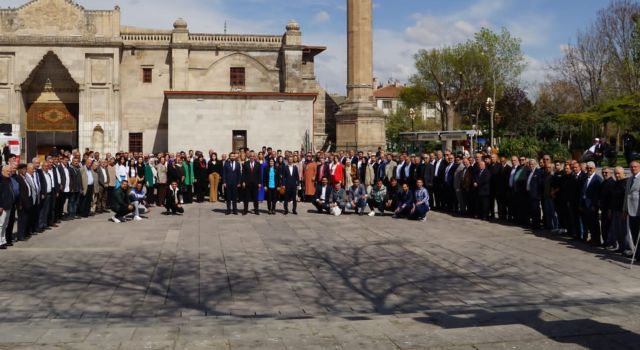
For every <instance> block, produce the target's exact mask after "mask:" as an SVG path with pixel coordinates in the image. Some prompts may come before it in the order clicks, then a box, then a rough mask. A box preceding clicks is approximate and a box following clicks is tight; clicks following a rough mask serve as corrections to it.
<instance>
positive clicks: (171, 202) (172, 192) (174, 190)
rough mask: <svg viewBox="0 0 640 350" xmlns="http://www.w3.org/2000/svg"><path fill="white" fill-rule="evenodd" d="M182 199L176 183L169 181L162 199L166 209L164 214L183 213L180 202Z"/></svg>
mask: <svg viewBox="0 0 640 350" xmlns="http://www.w3.org/2000/svg"><path fill="white" fill-rule="evenodd" d="M181 199H182V192H180V190H179V189H178V183H177V182H176V181H173V182H171V186H169V191H167V197H166V198H165V200H164V207H165V209H167V211H166V213H165V214H166V215H170V214H171V215H176V214H184V208H182V205H181V204H180V201H181Z"/></svg>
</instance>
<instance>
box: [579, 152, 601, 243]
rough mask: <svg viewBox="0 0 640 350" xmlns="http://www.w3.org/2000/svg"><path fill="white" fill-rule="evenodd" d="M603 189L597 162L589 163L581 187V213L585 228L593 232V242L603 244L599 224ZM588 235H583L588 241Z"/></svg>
mask: <svg viewBox="0 0 640 350" xmlns="http://www.w3.org/2000/svg"><path fill="white" fill-rule="evenodd" d="M601 190H602V177H600V175H598V174H597V173H596V164H595V163H594V162H589V163H587V179H586V180H585V182H584V186H582V189H581V196H580V215H581V216H582V223H583V224H584V228H585V229H586V230H588V231H589V233H590V234H591V244H592V245H594V246H600V245H602V233H601V232H600V225H599V224H598V222H599V221H598V211H599V210H600V191H601ZM586 239H587V235H586V232H585V235H584V236H583V240H585V241H586Z"/></svg>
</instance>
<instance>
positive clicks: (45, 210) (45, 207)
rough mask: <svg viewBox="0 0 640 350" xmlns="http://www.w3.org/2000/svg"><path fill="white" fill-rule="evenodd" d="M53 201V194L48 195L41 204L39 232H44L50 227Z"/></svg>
mask: <svg viewBox="0 0 640 350" xmlns="http://www.w3.org/2000/svg"><path fill="white" fill-rule="evenodd" d="M52 200H53V196H52V195H51V193H47V194H46V195H45V196H44V199H42V202H41V204H40V212H39V213H38V225H37V227H38V230H43V229H44V228H45V227H47V226H48V225H49V221H48V219H49V212H50V211H51V202H52Z"/></svg>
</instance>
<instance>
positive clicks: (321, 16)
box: [313, 11, 331, 23]
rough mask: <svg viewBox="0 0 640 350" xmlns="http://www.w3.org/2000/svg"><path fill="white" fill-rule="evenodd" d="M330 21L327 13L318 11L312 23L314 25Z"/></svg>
mask: <svg viewBox="0 0 640 350" xmlns="http://www.w3.org/2000/svg"><path fill="white" fill-rule="evenodd" d="M330 19H331V16H329V13H328V12H327V11H320V12H318V13H316V15H315V16H313V21H314V22H316V23H324V22H328V21H329V20H330Z"/></svg>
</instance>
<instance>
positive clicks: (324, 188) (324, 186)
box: [313, 176, 333, 213]
mask: <svg viewBox="0 0 640 350" xmlns="http://www.w3.org/2000/svg"><path fill="white" fill-rule="evenodd" d="M320 181H321V182H320V184H319V185H318V186H317V187H316V194H315V196H314V197H313V205H315V207H316V209H318V213H322V211H323V210H326V211H327V213H329V212H330V208H329V204H330V203H331V192H332V190H333V189H332V188H331V186H330V185H329V179H328V178H327V177H326V176H325V177H323V178H322V179H321V180H320Z"/></svg>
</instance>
